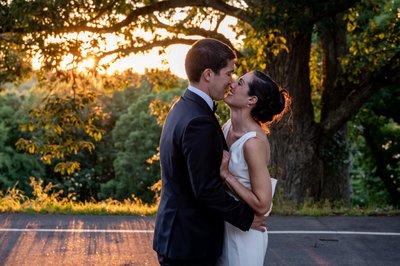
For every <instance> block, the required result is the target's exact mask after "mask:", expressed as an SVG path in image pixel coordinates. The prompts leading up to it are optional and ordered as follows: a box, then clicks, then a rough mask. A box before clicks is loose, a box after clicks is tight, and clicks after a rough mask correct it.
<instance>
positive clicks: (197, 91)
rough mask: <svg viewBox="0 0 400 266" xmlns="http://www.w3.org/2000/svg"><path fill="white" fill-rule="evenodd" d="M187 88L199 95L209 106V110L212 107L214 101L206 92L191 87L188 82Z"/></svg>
mask: <svg viewBox="0 0 400 266" xmlns="http://www.w3.org/2000/svg"><path fill="white" fill-rule="evenodd" d="M188 90H190V91H191V92H193V93H195V94H197V95H199V96H200V97H201V98H202V99H203V100H204V101H206V103H207V104H208V106H210V109H211V110H213V109H214V102H213V100H212V99H211V97H210V96H209V95H208V94H207V93H205V92H204V91H202V90H199V89H198V88H195V87H193V86H192V85H190V84H189V87H188Z"/></svg>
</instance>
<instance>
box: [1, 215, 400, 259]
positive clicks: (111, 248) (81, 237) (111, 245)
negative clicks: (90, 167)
mask: <svg viewBox="0 0 400 266" xmlns="http://www.w3.org/2000/svg"><path fill="white" fill-rule="evenodd" d="M268 225H269V232H270V233H269V246H268V251H267V258H268V259H267V261H266V262H265V264H264V265H265V266H270V265H311V266H312V265H335V266H336V265H374V266H375V265H385V266H386V265H393V266H394V265H400V264H399V262H400V248H399V247H400V217H322V218H315V217H287V216H282V217H280V216H272V217H269V218H268ZM153 229H154V218H152V217H143V218H141V217H131V216H73V215H26V214H0V265H13V266H14V265H18V266H20V265H21V266H23V265H29V266H36V265H38V266H39V265H40V266H41V265H51V266H56V265H63V266H64V265H110V266H113V265H118V266H125V265H126V266H127V265H158V264H157V260H156V254H155V253H154V252H153V251H152V249H151V242H152V237H153V233H152V231H153ZM250 266H251V265H250Z"/></svg>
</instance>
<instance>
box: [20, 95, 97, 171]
mask: <svg viewBox="0 0 400 266" xmlns="http://www.w3.org/2000/svg"><path fill="white" fill-rule="evenodd" d="M95 101H96V95H95V93H94V92H89V91H82V92H77V93H76V92H75V91H73V94H72V95H68V94H67V95H66V96H64V95H63V96H58V95H52V96H50V97H49V98H48V99H47V100H46V101H45V103H44V106H42V107H39V108H35V109H33V110H31V111H30V113H29V117H30V121H29V122H27V123H24V124H22V125H21V130H22V131H23V132H25V131H29V132H31V134H32V135H31V137H30V138H29V139H25V138H21V139H19V140H18V141H17V143H16V146H17V149H18V150H21V151H25V152H26V153H29V154H38V155H40V159H41V160H42V161H43V162H44V163H45V164H49V165H50V164H51V163H52V162H53V161H54V160H56V161H57V163H56V165H55V166H54V171H55V172H59V173H61V175H64V174H72V173H74V172H76V171H78V170H79V169H80V163H79V162H77V161H76V160H74V159H72V158H71V155H72V154H75V155H77V154H78V152H79V151H81V150H87V151H89V152H92V151H93V150H94V144H93V143H92V142H91V140H94V141H100V140H101V138H102V136H103V134H104V130H102V129H100V128H98V127H97V125H96V122H97V121H99V120H101V119H102V118H103V117H104V114H103V111H102V109H101V107H99V106H95V104H94V103H95Z"/></svg>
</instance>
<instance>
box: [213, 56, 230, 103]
mask: <svg viewBox="0 0 400 266" xmlns="http://www.w3.org/2000/svg"><path fill="white" fill-rule="evenodd" d="M234 71H235V60H234V59H232V60H230V61H229V62H228V64H227V65H226V67H224V68H222V69H221V70H220V71H219V73H218V74H217V73H213V74H214V75H213V78H212V84H211V88H212V89H211V90H210V96H211V98H212V99H213V100H216V101H218V100H222V99H223V98H224V94H225V92H226V90H227V88H228V86H229V85H230V84H231V82H232V74H233V73H234Z"/></svg>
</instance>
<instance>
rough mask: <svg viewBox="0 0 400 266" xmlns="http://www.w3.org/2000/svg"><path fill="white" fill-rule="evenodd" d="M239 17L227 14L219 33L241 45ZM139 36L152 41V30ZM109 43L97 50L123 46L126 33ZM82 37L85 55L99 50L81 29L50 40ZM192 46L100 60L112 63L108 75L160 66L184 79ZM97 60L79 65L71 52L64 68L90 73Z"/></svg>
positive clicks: (37, 59)
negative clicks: (233, 26)
mask: <svg viewBox="0 0 400 266" xmlns="http://www.w3.org/2000/svg"><path fill="white" fill-rule="evenodd" d="M236 23H237V20H236V19H235V18H233V17H227V18H225V20H224V21H223V22H222V23H221V25H220V27H219V30H218V32H220V33H222V34H224V35H225V36H226V37H227V38H228V39H230V40H231V42H232V43H233V44H234V45H238V44H239V45H240V43H241V40H237V39H236V35H235V33H234V32H233V30H232V28H231V26H232V25H235V24H236ZM212 26H213V25H211V24H210V23H208V24H204V25H202V27H204V28H205V29H210V28H212ZM157 34H160V35H162V36H166V35H167V34H168V32H166V31H165V30H161V31H157ZM135 36H138V37H141V38H143V39H145V40H147V41H151V40H152V38H153V36H152V34H151V33H149V32H144V31H137V32H135ZM105 37H106V42H105V43H104V44H100V47H99V48H98V49H97V50H99V49H100V50H102V51H111V50H115V49H117V48H118V47H120V45H121V44H123V43H124V38H123V36H117V35H115V34H106V35H105ZM74 39H78V40H81V41H82V43H83V47H82V48H83V51H85V52H84V54H82V56H88V54H89V53H90V52H95V53H96V52H98V51H96V50H94V49H93V48H91V47H90V41H91V40H92V38H91V33H85V32H81V33H79V34H68V35H67V36H65V39H62V38H48V40H47V42H49V43H51V42H63V41H65V40H74ZM189 48H190V46H188V45H183V44H176V45H171V46H169V47H167V48H166V49H165V50H164V53H160V50H161V48H154V49H152V50H150V51H148V52H146V53H139V54H132V55H130V56H128V57H124V58H121V59H119V60H117V61H115V62H112V61H113V60H114V58H115V56H108V57H105V58H103V59H102V60H101V61H100V64H110V66H109V67H108V68H107V69H106V73H107V74H113V73H114V72H123V71H124V70H127V69H132V70H133V72H137V73H139V74H144V73H145V70H146V69H151V68H158V69H164V70H165V69H168V68H169V69H170V70H171V72H172V73H173V74H175V75H177V76H179V77H181V78H186V73H185V66H184V61H185V56H186V53H187V51H188V50H189ZM41 60H42V59H41V55H40V54H37V55H36V56H35V58H33V60H32V66H33V68H34V69H39V68H40V65H41ZM93 66H94V59H93V58H90V57H88V58H87V59H85V60H84V61H83V62H80V63H78V64H76V63H74V58H73V56H72V55H71V54H70V55H67V56H65V57H64V58H63V60H62V62H61V65H60V67H61V68H62V69H66V70H67V69H77V70H78V71H81V72H86V71H88V70H90V69H91V68H93Z"/></svg>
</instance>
